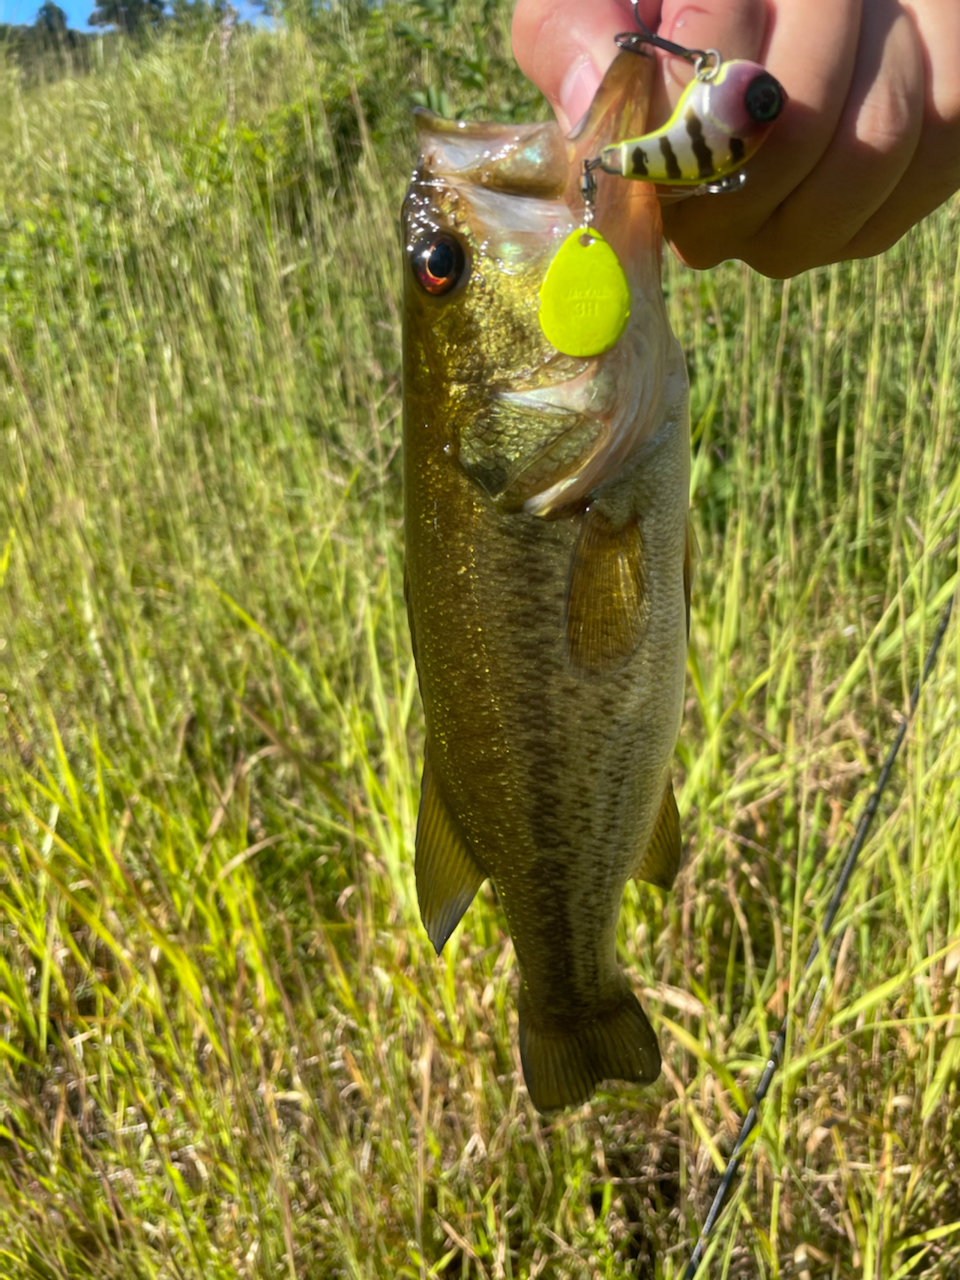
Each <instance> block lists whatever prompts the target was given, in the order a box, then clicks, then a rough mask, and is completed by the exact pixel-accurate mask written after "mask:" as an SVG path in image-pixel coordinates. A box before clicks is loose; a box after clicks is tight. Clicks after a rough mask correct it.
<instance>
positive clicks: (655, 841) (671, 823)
mask: <svg viewBox="0 0 960 1280" xmlns="http://www.w3.org/2000/svg"><path fill="white" fill-rule="evenodd" d="M681 848H682V845H681V840H680V814H679V812H678V811H677V801H676V797H675V796H674V794H673V783H672V782H671V781H670V779H669V778H668V779H667V787H666V790H665V791H664V793H663V800H662V801H661V802H660V812H659V814H658V815H657V825H656V826H655V827H654V829H653V835H652V836H651V838H650V843H649V844H648V845H647V849H646V852H645V853H644V855H643V857H642V858H641V859H640V863H639V865H638V867H637V869H636V871H635V872H634V875H635V876H636V878H637V879H638V880H646V882H647V883H648V884H655V885H656V886H657V887H658V888H660V889H669V888H671V887H672V885H673V882H674V880H675V879H676V878H677V872H678V871H679V870H680V853H681Z"/></svg>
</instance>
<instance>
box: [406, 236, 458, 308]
mask: <svg viewBox="0 0 960 1280" xmlns="http://www.w3.org/2000/svg"><path fill="white" fill-rule="evenodd" d="M466 267H467V258H466V254H465V253H464V252H463V245H462V244H461V243H460V241H459V240H458V239H457V237H456V236H452V235H450V234H449V233H448V232H445V231H441V232H438V233H437V235H433V236H424V238H423V239H422V240H418V241H417V243H416V244H415V245H414V246H413V274H414V275H415V276H416V277H417V282H418V283H419V285H420V287H421V288H422V289H425V290H426V291H427V293H432V294H433V295H434V296H435V297H438V296H439V295H440V294H442V293H449V292H450V290H451V289H453V288H454V287H455V286H456V285H458V284H459V283H460V281H461V280H462V279H463V277H464V275H465V273H466Z"/></svg>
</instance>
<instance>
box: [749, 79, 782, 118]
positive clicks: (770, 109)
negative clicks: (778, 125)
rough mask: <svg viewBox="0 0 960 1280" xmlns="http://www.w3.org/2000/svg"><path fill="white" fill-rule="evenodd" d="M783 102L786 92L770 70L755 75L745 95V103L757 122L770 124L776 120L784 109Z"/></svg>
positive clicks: (750, 115) (750, 114)
mask: <svg viewBox="0 0 960 1280" xmlns="http://www.w3.org/2000/svg"><path fill="white" fill-rule="evenodd" d="M783 103H784V92H783V88H782V86H781V84H780V81H779V80H777V79H775V78H774V77H773V76H772V75H771V74H770V72H769V71H764V72H762V73H761V74H760V75H758V76H754V78H753V79H752V80H751V81H750V83H749V84H748V85H747V91H746V93H745V94H744V96H743V105H744V106H745V107H746V108H747V114H748V115H749V117H750V119H751V120H755V121H756V123H757V124H770V122H771V121H772V120H776V118H777V116H778V115H779V114H780V112H781V111H782V110H783Z"/></svg>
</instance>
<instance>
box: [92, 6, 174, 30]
mask: <svg viewBox="0 0 960 1280" xmlns="http://www.w3.org/2000/svg"><path fill="white" fill-rule="evenodd" d="M164 8H165V3H164V0H100V2H99V4H98V5H97V7H96V9H94V11H93V13H91V15H90V17H89V18H88V19H87V21H88V22H89V23H90V25H91V27H116V28H117V30H118V31H123V32H124V33H125V34H126V35H133V34H134V32H137V31H145V30H146V29H147V28H148V27H159V26H160V24H161V23H162V22H163V10H164Z"/></svg>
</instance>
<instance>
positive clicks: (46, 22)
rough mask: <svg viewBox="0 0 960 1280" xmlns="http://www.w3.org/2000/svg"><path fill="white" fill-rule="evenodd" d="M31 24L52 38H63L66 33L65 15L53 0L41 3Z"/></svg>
mask: <svg viewBox="0 0 960 1280" xmlns="http://www.w3.org/2000/svg"><path fill="white" fill-rule="evenodd" d="M33 25H34V26H35V27H36V28H37V29H38V30H39V31H40V32H42V34H43V35H46V36H50V37H51V38H52V39H54V40H63V39H64V38H65V37H66V34H67V15H66V14H65V13H64V11H63V10H62V9H61V8H60V7H59V6H58V5H55V4H54V3H53V0H47V3H46V4H42V5H41V6H40V8H39V9H38V10H37V16H36V20H35V21H34V24H33Z"/></svg>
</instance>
